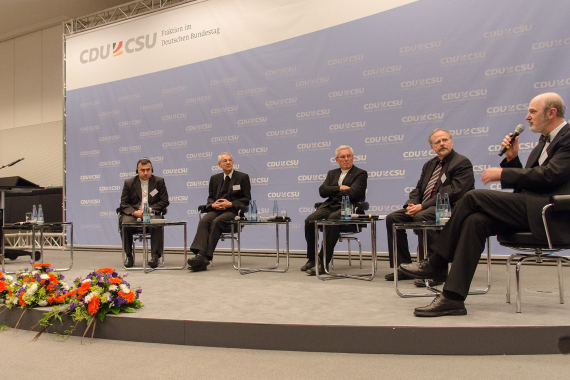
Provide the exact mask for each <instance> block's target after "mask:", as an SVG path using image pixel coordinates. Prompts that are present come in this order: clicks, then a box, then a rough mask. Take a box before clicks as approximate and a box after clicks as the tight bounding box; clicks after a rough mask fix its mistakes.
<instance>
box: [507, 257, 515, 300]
mask: <svg viewBox="0 0 570 380" xmlns="http://www.w3.org/2000/svg"><path fill="white" fill-rule="evenodd" d="M515 256H518V255H517V254H516V253H514V254H512V255H510V256H509V258H508V259H507V303H511V261H512V259H513V258H514V257H515Z"/></svg>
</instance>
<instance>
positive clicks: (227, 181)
mask: <svg viewBox="0 0 570 380" xmlns="http://www.w3.org/2000/svg"><path fill="white" fill-rule="evenodd" d="M229 196H230V176H229V175H227V176H225V178H224V184H223V185H222V192H221V193H220V198H221V199H228V198H229Z"/></svg>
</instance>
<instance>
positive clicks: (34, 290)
mask: <svg viewBox="0 0 570 380" xmlns="http://www.w3.org/2000/svg"><path fill="white" fill-rule="evenodd" d="M36 290H38V283H37V282H34V283H33V284H32V286H30V287H29V288H28V290H26V293H27V294H29V295H32V294H34V293H35V292H36Z"/></svg>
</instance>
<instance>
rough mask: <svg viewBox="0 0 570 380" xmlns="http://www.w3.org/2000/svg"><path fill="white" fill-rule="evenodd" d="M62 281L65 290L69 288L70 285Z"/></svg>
mask: <svg viewBox="0 0 570 380" xmlns="http://www.w3.org/2000/svg"><path fill="white" fill-rule="evenodd" d="M60 283H61V286H62V287H63V288H64V289H65V290H69V285H67V282H64V281H61V282H60Z"/></svg>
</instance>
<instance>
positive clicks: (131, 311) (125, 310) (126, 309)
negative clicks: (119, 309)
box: [123, 307, 137, 313]
mask: <svg viewBox="0 0 570 380" xmlns="http://www.w3.org/2000/svg"><path fill="white" fill-rule="evenodd" d="M123 311H124V312H125V313H136V312H137V309H135V308H134V307H126V308H124V309H123Z"/></svg>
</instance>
